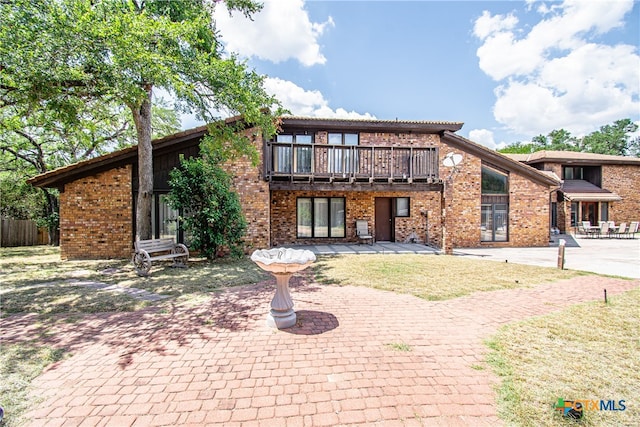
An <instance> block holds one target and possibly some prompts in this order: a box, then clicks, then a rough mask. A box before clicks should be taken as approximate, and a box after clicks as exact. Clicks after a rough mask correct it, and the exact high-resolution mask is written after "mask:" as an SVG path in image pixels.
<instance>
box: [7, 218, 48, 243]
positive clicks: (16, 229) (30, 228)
mask: <svg viewBox="0 0 640 427" xmlns="http://www.w3.org/2000/svg"><path fill="white" fill-rule="evenodd" d="M48 243H49V234H48V233H47V229H46V228H44V227H40V228H38V226H37V225H36V223H35V221H31V220H26V219H5V218H2V220H0V247H3V248H7V247H13V246H36V245H46V244H48Z"/></svg>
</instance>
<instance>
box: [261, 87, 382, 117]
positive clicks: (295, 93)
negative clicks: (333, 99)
mask: <svg viewBox="0 0 640 427" xmlns="http://www.w3.org/2000/svg"><path fill="white" fill-rule="evenodd" d="M264 88H265V90H266V91H267V92H268V93H270V94H272V95H274V96H275V97H276V98H278V100H279V101H280V102H281V103H282V106H283V107H284V108H286V109H287V110H289V111H291V114H293V115H296V116H304V117H319V118H327V119H331V118H343V119H375V116H373V115H371V114H369V113H364V114H361V113H358V112H355V111H347V110H345V109H344V108H337V109H336V110H333V109H332V108H331V107H329V102H328V101H327V100H326V99H325V98H324V96H323V95H322V93H321V92H320V91H318V90H305V89H304V88H301V87H300V86H298V85H296V84H295V83H293V82H291V81H288V80H282V79H279V78H272V77H268V78H266V79H265V82H264Z"/></svg>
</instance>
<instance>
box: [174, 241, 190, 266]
mask: <svg viewBox="0 0 640 427" xmlns="http://www.w3.org/2000/svg"><path fill="white" fill-rule="evenodd" d="M171 252H172V253H174V254H182V256H179V257H176V258H174V259H173V264H174V265H176V264H179V265H180V266H181V267H186V266H187V262H188V261H189V250H188V249H187V247H186V246H185V245H183V244H177V245H176V246H175V247H174V248H173V251H171Z"/></svg>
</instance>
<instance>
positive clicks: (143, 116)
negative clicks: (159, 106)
mask: <svg viewBox="0 0 640 427" xmlns="http://www.w3.org/2000/svg"><path fill="white" fill-rule="evenodd" d="M145 90H146V92H147V97H146V98H145V100H144V101H143V102H142V104H141V105H139V106H131V107H130V108H131V112H132V113H133V121H134V123H135V125H136V132H137V134H138V199H137V203H136V240H147V239H151V237H152V236H151V202H152V200H153V148H152V147H151V93H152V86H151V85H146V86H145Z"/></svg>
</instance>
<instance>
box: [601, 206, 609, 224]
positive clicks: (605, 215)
mask: <svg viewBox="0 0 640 427" xmlns="http://www.w3.org/2000/svg"><path fill="white" fill-rule="evenodd" d="M600 221H609V203H607V202H600Z"/></svg>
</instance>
